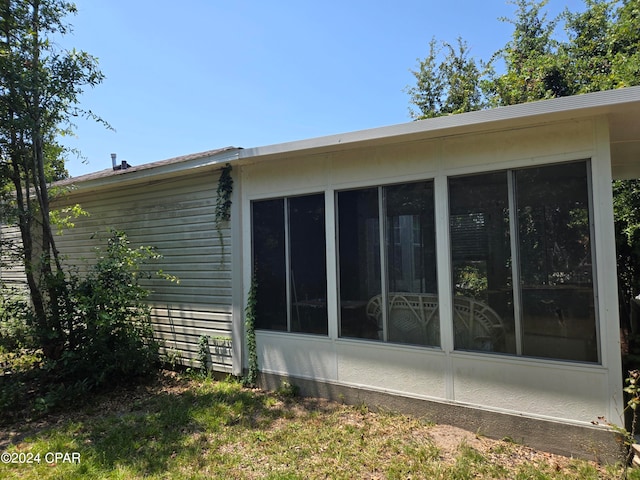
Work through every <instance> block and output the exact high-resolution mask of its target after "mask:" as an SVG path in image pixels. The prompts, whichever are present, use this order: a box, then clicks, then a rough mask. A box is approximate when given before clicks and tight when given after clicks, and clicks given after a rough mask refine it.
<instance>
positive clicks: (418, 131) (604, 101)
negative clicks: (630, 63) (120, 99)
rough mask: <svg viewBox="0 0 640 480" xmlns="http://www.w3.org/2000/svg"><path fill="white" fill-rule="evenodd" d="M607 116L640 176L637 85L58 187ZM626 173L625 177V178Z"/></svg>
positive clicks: (618, 148)
mask: <svg viewBox="0 0 640 480" xmlns="http://www.w3.org/2000/svg"><path fill="white" fill-rule="evenodd" d="M599 115H605V116H606V117H607V118H608V120H609V130H610V143H611V157H612V162H613V163H614V164H616V165H619V166H622V167H623V168H622V170H623V171H624V172H623V173H624V174H625V175H626V176H631V175H636V176H640V170H639V169H640V86H637V87H628V88H621V89H617V90H607V91H602V92H594V93H587V94H583V95H575V96H570V97H561V98H554V99H550V100H540V101H537V102H530V103H523V104H519V105H512V106H506V107H498V108H493V109H489V110H481V111H476V112H469V113H461V114H457V115H449V116H444V117H436V118H431V119H428V120H419V121H415V122H408V123H402V124H398V125H392V126H386V127H379V128H373V129H367V130H360V131H356V132H349V133H343V134H337V135H329V136H323V137H318V138H312V139H307V140H299V141H294V142H286V143H280V144H275V145H267V146H262V147H255V148H248V149H241V148H237V147H225V148H221V149H216V150H209V151H206V152H200V153H194V154H190V155H184V156H181V157H176V158H170V159H166V160H161V161H159V162H153V163H148V164H144V165H140V166H134V167H130V168H128V169H125V170H115V171H114V170H113V169H107V170H103V171H100V172H96V173H92V174H88V175H83V176H80V177H75V178H70V179H67V180H63V181H62V182H59V184H61V185H70V184H74V185H76V186H81V185H82V186H85V185H86V186H89V185H91V186H100V185H103V186H106V185H107V184H111V183H112V182H114V181H116V179H117V181H118V183H121V182H122V181H124V180H125V179H124V178H121V176H122V175H125V176H126V178H127V179H130V180H134V179H139V178H146V177H147V176H151V175H153V176H156V175H169V174H172V173H177V172H184V171H185V170H188V169H191V168H195V167H202V166H211V165H217V164H225V163H227V162H230V163H237V162H242V163H253V162H260V161H267V160H269V158H272V157H275V156H277V157H279V158H283V157H287V156H297V155H301V154H313V153H325V152H331V151H336V150H343V149H348V148H356V147H358V146H365V145H367V146H375V145H380V144H383V143H384V144H390V143H399V142H405V141H415V140H424V139H430V138H438V137H447V136H451V135H461V134H471V133H484V132H488V131H495V130H500V129H513V128H519V127H523V126H531V125H536V124H544V123H550V122H557V121H563V120H571V119H579V118H587V117H594V116H599ZM625 172H626V173H625Z"/></svg>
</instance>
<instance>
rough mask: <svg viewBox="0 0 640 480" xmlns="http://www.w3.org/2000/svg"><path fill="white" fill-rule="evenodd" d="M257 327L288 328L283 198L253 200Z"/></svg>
mask: <svg viewBox="0 0 640 480" xmlns="http://www.w3.org/2000/svg"><path fill="white" fill-rule="evenodd" d="M252 222H253V230H252V232H253V261H254V268H255V275H256V281H257V284H258V289H257V292H256V328H258V329H269V330H287V288H286V285H287V283H286V282H287V281H286V261H285V255H286V251H285V230H284V200H283V199H281V198H280V199H276V200H261V201H256V202H253V203H252Z"/></svg>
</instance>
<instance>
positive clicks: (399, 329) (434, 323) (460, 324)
mask: <svg viewBox="0 0 640 480" xmlns="http://www.w3.org/2000/svg"><path fill="white" fill-rule="evenodd" d="M388 302H389V313H388V329H387V337H388V340H389V341H391V342H398V343H409V344H416V345H432V346H438V345H440V322H439V308H438V295H437V294H433V293H399V292H390V293H389V295H388ZM367 315H368V316H369V318H371V319H372V320H373V321H374V322H375V323H376V324H377V325H378V330H379V336H380V338H382V296H381V295H376V296H374V297H373V298H371V300H369V302H368V304H367ZM453 324H454V336H455V348H456V349H459V350H483V351H494V350H496V345H497V344H498V343H499V342H500V341H501V340H502V338H503V336H504V325H503V323H502V320H501V319H500V316H499V315H498V314H497V313H496V312H495V311H494V310H493V309H492V308H491V307H489V306H488V305H485V304H484V303H481V302H478V301H477V300H474V299H472V298H467V297H454V300H453Z"/></svg>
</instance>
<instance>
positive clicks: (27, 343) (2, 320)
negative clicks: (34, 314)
mask: <svg viewBox="0 0 640 480" xmlns="http://www.w3.org/2000/svg"><path fill="white" fill-rule="evenodd" d="M28 310H29V307H28V304H27V302H26V300H25V298H24V296H23V295H21V294H20V293H18V292H16V291H15V290H13V289H8V288H5V289H4V291H3V295H0V349H4V350H7V351H17V350H21V349H24V348H34V347H35V343H34V338H33V329H32V328H30V326H29V324H28V322H27V316H26V312H28Z"/></svg>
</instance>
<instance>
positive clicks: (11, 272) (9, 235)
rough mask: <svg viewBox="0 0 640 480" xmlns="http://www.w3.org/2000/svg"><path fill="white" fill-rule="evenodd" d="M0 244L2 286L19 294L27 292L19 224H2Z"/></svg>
mask: <svg viewBox="0 0 640 480" xmlns="http://www.w3.org/2000/svg"><path fill="white" fill-rule="evenodd" d="M0 246H1V247H0V248H1V250H0V282H1V283H2V287H3V288H8V289H9V290H10V291H12V292H13V291H15V293H18V294H26V293H27V279H26V277H25V270H24V261H23V259H22V257H21V250H22V249H21V247H22V239H21V236H20V228H19V227H18V226H17V225H2V226H0ZM5 293H7V292H5Z"/></svg>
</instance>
